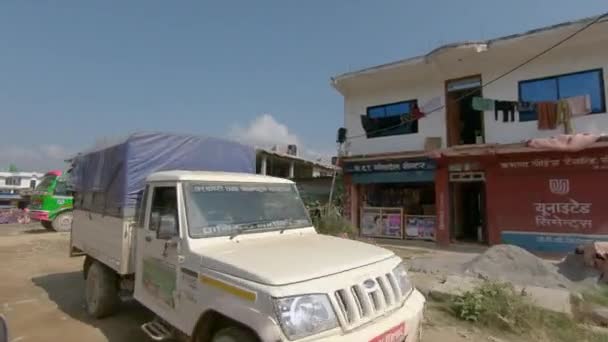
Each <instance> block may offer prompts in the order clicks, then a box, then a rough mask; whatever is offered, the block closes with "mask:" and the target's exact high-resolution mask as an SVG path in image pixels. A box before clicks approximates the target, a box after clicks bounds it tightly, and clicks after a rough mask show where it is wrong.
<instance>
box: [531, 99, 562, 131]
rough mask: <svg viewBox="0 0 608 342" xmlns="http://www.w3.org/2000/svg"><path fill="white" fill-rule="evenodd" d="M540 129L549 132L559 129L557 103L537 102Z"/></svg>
mask: <svg viewBox="0 0 608 342" xmlns="http://www.w3.org/2000/svg"><path fill="white" fill-rule="evenodd" d="M536 113H537V115H538V129H539V130H549V129H555V128H556V127H557V103H555V102H537V103H536Z"/></svg>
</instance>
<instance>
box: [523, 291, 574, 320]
mask: <svg viewBox="0 0 608 342" xmlns="http://www.w3.org/2000/svg"><path fill="white" fill-rule="evenodd" d="M515 290H516V291H518V292H523V293H525V294H526V296H527V297H528V298H530V301H531V302H532V303H533V304H534V305H536V306H537V307H540V308H543V309H545V310H549V311H553V312H557V313H562V314H565V315H567V316H569V317H572V298H573V296H572V294H571V293H570V291H568V290H562V289H549V288H544V287H538V286H528V287H521V286H516V287H515Z"/></svg>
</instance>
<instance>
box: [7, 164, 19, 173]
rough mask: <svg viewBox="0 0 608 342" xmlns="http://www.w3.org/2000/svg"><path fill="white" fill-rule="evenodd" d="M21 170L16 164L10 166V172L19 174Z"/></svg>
mask: <svg viewBox="0 0 608 342" xmlns="http://www.w3.org/2000/svg"><path fill="white" fill-rule="evenodd" d="M18 171H19V168H18V167H17V165H15V164H9V166H8V172H18Z"/></svg>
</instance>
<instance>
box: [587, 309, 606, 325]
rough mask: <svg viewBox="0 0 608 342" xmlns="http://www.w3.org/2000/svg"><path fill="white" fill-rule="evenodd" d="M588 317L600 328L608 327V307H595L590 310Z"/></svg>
mask: <svg viewBox="0 0 608 342" xmlns="http://www.w3.org/2000/svg"><path fill="white" fill-rule="evenodd" d="M590 316H591V319H592V320H593V321H594V322H595V323H597V324H599V325H601V326H608V307H605V306H598V307H595V308H593V309H591V312H590Z"/></svg>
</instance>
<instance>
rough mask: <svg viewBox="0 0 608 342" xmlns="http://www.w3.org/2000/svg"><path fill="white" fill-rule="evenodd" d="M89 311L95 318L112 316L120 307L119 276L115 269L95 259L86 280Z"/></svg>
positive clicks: (86, 298)
mask: <svg viewBox="0 0 608 342" xmlns="http://www.w3.org/2000/svg"><path fill="white" fill-rule="evenodd" d="M85 300H86V308H87V313H88V314H89V315H91V316H93V317H95V318H103V317H107V316H110V315H111V314H113V313H114V312H116V310H117V309H118V306H119V304H120V297H119V296H118V276H117V275H116V273H114V271H112V270H111V269H109V268H108V267H106V266H104V265H102V264H101V263H100V262H98V261H93V262H92V263H91V266H90V267H89V269H88V271H87V279H86V282H85Z"/></svg>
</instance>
